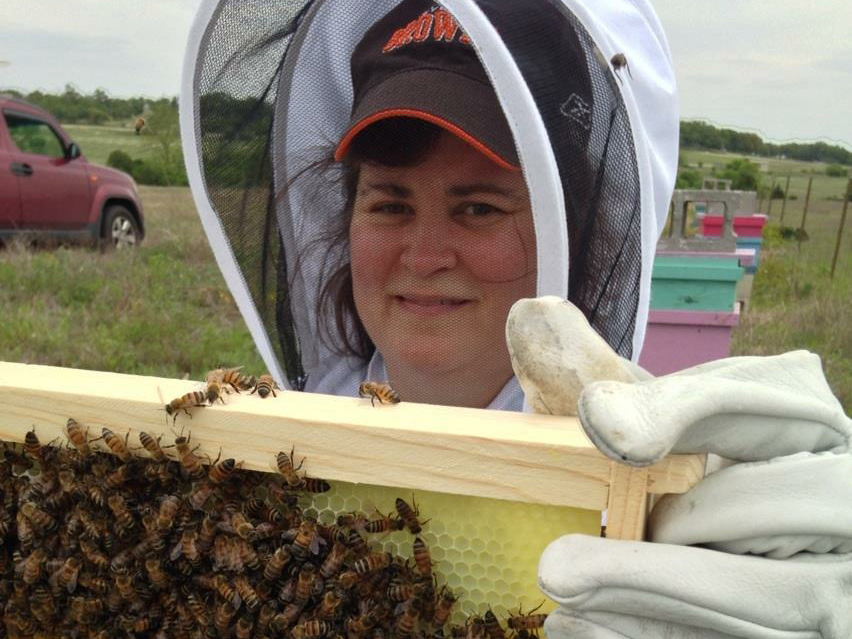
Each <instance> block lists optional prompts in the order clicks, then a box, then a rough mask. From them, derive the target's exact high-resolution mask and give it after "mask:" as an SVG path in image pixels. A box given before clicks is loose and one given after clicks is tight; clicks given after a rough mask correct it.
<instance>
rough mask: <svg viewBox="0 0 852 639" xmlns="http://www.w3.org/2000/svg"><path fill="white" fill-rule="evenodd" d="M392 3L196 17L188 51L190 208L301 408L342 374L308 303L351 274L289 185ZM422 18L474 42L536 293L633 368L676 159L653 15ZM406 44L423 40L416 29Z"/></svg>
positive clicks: (184, 117) (459, 12)
mask: <svg viewBox="0 0 852 639" xmlns="http://www.w3.org/2000/svg"><path fill="white" fill-rule="evenodd" d="M407 1H408V0H407ZM398 4H399V0H369V1H367V0H313V1H312V2H311V1H306V0H264V1H263V2H260V1H258V0H205V1H204V2H202V4H201V8H200V9H199V13H198V15H197V17H196V20H195V23H194V25H193V28H192V31H191V34H190V40H189V46H188V50H187V55H186V60H185V63H184V72H183V88H182V94H181V102H180V106H181V129H182V138H183V148H184V154H185V159H186V165H187V170H188V174H189V178H190V184H191V186H192V192H193V196H194V198H195V201H196V204H197V206H198V209H199V213H200V215H201V219H202V222H203V226H204V230H205V232H206V233H207V236H208V238H209V240H210V244H211V246H212V248H213V251H214V254H215V256H216V260H217V262H218V264H219V267H220V269H221V270H222V273H223V274H224V276H225V279H226V281H227V283H228V286H229V287H230V290H231V292H232V293H233V295H234V298H235V300H236V302H237V305H238V306H239V309H240V311H241V313H242V315H243V317H244V318H245V320H246V323H247V325H248V327H249V330H250V331H251V334H252V336H253V338H254V341H255V344H256V345H257V348H258V350H259V352H260V354H261V355H262V357H263V359H264V361H265V363H266V364H267V366H268V368H269V370H270V372H271V373H272V374H273V375H274V376H275V377H276V378H278V381H279V383H282V385H284V386H287V387H291V388H299V389H302V388H304V387H305V380H306V379H307V380H308V381H307V388H308V390H310V389H311V380H318V379H322V378H323V377H324V376H326V375H327V373H328V371H329V370H331V369H332V368H333V367H335V366H339V365H340V362H341V355H340V354H338V353H336V352H335V351H334V349H333V348H331V347H330V345H328V344H326V343H325V341H324V340H321V339H318V336H317V335H318V319H319V318H318V316H317V312H318V311H317V302H318V296H319V291H320V289H321V287H322V284H323V281H324V280H326V279H327V278H328V276H329V274H330V273H332V272H333V271H334V270H335V268H336V267H339V266H340V265H343V264H346V263H347V260H348V252H347V251H348V249H347V247H346V245H345V244H344V245H339V244H336V245H331V244H323V242H324V239H323V238H324V237H325V236H327V235H328V233H327V231H328V228H329V226H330V225H333V223H334V222H335V220H338V219H339V216H340V215H341V211H342V210H343V208H344V201H343V198H344V195H343V189H342V187H341V185H340V181H339V180H337V181H336V180H333V179H328V180H325V181H319V182H317V181H316V180H309V179H305V180H303V179H302V178H303V177H305V176H306V175H307V174H308V173H311V171H310V170H309V169H311V167H314V168H315V167H316V166H317V159H318V153H321V150H322V149H325V150H326V151H327V150H328V149H331V150H332V151H333V149H334V148H335V146H336V145H337V144H338V143H339V142H340V140H341V137H342V136H343V135H344V133H345V132H346V131H347V130H348V129H349V127H350V125H351V118H352V115H353V84H352V74H351V73H352V70H351V68H350V63H351V54H352V52H353V50H354V49H355V47H356V45H358V43H359V41H360V40H361V38H362V37H363V36H364V34H365V33H366V32H367V31H368V30H369V29H370V27H371V26H372V25H374V24H375V23H376V22H377V21H379V20H380V19H381V18H383V17H384V16H385V15H386V14H387V13H388V12H389V11H391V10H392V9H394V8H395V7H396V6H397V5H398ZM437 6H439V7H443V9H445V10H446V11H448V12H449V13H450V14H451V15H452V16H453V17H454V18H455V20H457V22H458V24H459V25H460V27H461V30H462V32H463V35H464V34H466V37H469V39H470V41H471V42H472V46H473V49H474V51H475V52H476V54H477V55H478V57H479V62H480V63H481V65H482V67H483V68H484V70H485V73H486V74H487V77H488V78H490V81H491V84H492V86H493V89H494V91H495V92H496V96H497V98H498V100H499V105H500V106H501V107H502V111H503V114H504V115H505V122H506V123H507V124H508V127H509V130H510V131H511V134H512V136H513V138H514V144H515V147H516V149H515V150H516V157H517V159H518V161H519V163H520V166H521V168H522V170H523V175H524V178H525V180H526V183H527V187H528V190H529V194H530V200H531V205H532V210H533V216H534V223H535V239H536V246H535V249H536V264H537V288H538V291H537V294H538V295H558V296H561V297H563V298H568V299H570V300H571V301H572V302H574V304H576V305H577V306H578V307H579V308H581V309H582V310H583V311H584V313H585V314H586V315H587V317H588V318H589V320H590V321H591V323H592V325H593V326H594V327H595V329H596V330H597V331H598V332H599V333H600V334H601V335H602V336H603V337H604V338H605V339H606V340H607V342H608V343H609V344H610V345H611V346H612V347H613V348H614V349H615V350H616V351H617V352H619V353H620V354H621V355H623V356H625V357H628V358H633V359H634V360H635V359H636V358H638V355H639V351H640V348H641V345H642V340H643V337H644V330H645V323H646V320H647V314H648V305H649V298H650V279H651V265H652V261H653V254H654V247H655V244H656V240H657V237H658V235H659V232H660V230H661V228H662V225H663V222H664V220H665V216H666V214H667V210H668V202H669V198H670V195H671V189H672V187H673V183H674V177H675V170H676V158H677V132H678V115H677V108H676V101H675V84H674V74H673V70H672V68H671V61H670V55H669V51H668V46H667V43H666V40H665V37H664V35H663V33H662V30H661V27H660V25H659V23H658V21H657V18H656V16H655V15H654V13H653V10H652V9H651V6H650V5H649V4H648V2H646V1H645V0H443V1H442V2H441V3H440V5H437ZM426 7H427V9H429V7H430V5H426ZM431 10H432V11H434V10H435V8H434V7H433V8H432V9H431ZM418 29H420V30H419V31H418ZM402 35H403V36H405V34H402ZM405 37H409V38H414V37H424V38H428V37H435V34H434V33H432V34H431V35H430V32H428V31H424V29H423V25H420V26H419V27H417V26H416V25H415V26H414V27H412V29H410V30H409V33H408V36H405ZM625 63H626V64H625ZM435 91H436V92H440V91H441V87H435ZM326 155H328V154H327V153H326ZM331 170H332V172H333V169H331ZM318 184H320V185H324V186H318ZM377 250H381V247H377ZM346 321H348V320H346ZM357 365H358V363H357V362H353V367H357Z"/></svg>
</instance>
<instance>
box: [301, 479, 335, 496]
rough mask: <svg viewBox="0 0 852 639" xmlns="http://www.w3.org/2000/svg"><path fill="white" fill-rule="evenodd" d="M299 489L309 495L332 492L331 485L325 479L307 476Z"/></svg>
mask: <svg viewBox="0 0 852 639" xmlns="http://www.w3.org/2000/svg"><path fill="white" fill-rule="evenodd" d="M299 488H300V489H301V490H304V491H305V492H307V493H327V492H328V491H329V490H331V484H329V483H328V482H327V481H326V480H324V479H317V478H316V477H308V476H305V477H303V478H302V483H301V484H300V485H299Z"/></svg>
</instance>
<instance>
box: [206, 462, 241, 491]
mask: <svg viewBox="0 0 852 639" xmlns="http://www.w3.org/2000/svg"><path fill="white" fill-rule="evenodd" d="M242 465H243V462H240V463H239V464H238V463H237V462H236V461H235V460H233V459H230V458H229V459H223V460H222V461H220V462H216V463H215V464H213V465H211V466H210V472H209V473H208V474H207V479H209V480H210V481H211V482H213V483H214V484H216V485H218V484H221V483H222V482H224V481H227V480H228V479H230V478H231V476H232V475H233V474H234V471H235V470H236V469H237V468H239V467H241V466H242Z"/></svg>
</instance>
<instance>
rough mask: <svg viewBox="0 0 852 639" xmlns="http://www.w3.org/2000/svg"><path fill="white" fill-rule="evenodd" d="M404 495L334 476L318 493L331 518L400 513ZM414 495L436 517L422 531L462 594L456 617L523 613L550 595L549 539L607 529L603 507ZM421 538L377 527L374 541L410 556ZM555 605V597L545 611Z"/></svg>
mask: <svg viewBox="0 0 852 639" xmlns="http://www.w3.org/2000/svg"><path fill="white" fill-rule="evenodd" d="M397 497H402V498H403V499H405V500H406V501H409V500H410V499H411V497H412V494H411V490H410V489H401V488H387V487H382V486H373V485H368V484H347V483H344V482H333V483H332V489H331V490H330V491H329V492H327V493H324V494H322V495H315V496H314V499H313V508H314V509H315V510H317V511H318V514H319V515H320V519H321V520H323V521H324V520H325V518H326V517H330V518H331V519H333V518H334V517H336V515H337V514H340V513H341V512H350V511H354V512H364V513H365V514H366V515H367V516H369V517H371V518H372V517H375V516H376V513H375V509H378V510H379V512H381V513H385V514H387V513H393V514H394V516H395V508H394V502H395V500H396V498H397ZM414 501H415V502H416V504H417V507H418V508H419V511H420V516H419V519H420V521H421V522H426V520H429V521H428V522H426V523H424V524H423V532H422V533H420V536H421V538H422V539H423V540H424V542H426V544H427V545H428V546H429V549H430V552H431V554H432V560H433V564H434V565H433V572H434V573H435V575H436V579H437V582H438V587H441V586H443V585H444V584H446V585H447V587H448V588H450V590H452V592H453V593H454V594H455V595H456V596H457V597H458V598H459V601H458V603H457V604H456V608H455V612H454V615H453V620H454V622H456V623H458V622H460V621H461V620H462V619H463V616H464V614H480V615H481V614H483V613H484V612H485V610H486V609H487V608H489V607H490V608H491V609H492V610H493V611H494V613H495V614H496V615H497V616H498V618H500V619H505V618H506V615H507V613H508V611H509V610H510V609H511V610H512V611H513V612H514V613H516V612H517V611H518V608H519V607H521V606H523V609H524V611H527V610H530V609H531V608H534V607H535V606H537V605H539V603H541V601H542V600H543V599H544V595H542V593H541V591H540V590H539V589H538V585H537V578H536V573H537V569H538V559H539V556H540V555H541V552H542V550H544V547H545V546H546V545H547V544H548V543H550V542H551V541H553V540H554V539H556V538H557V537H560V536H562V535H565V534H568V533H572V532H573V533H585V534H591V535H597V534H598V533H599V531H600V513H599V512H596V511H591V510H581V509H575V508H565V507H559V506H542V505H538V504H527V503H520V502H511V501H504V500H498V499H485V498H480V497H468V496H463V495H448V494H443V493H435V492H430V491H419V490H418V491H414ZM409 503H411V502H410V501H409ZM309 505H310V504H305V506H306V507H307V506H309ZM413 539H414V537H413V535H411V533H409V532H408V531H399V532H394V533H392V534H390V535H383V534H378V535H371V536H370V538H369V539H368V541H369V542H370V544H371V546H372V548H373V549H374V550H375V551H380V550H381V551H385V552H392V553H395V554H398V555H399V556H401V557H403V558H410V557H411V556H412V542H413ZM554 606H555V604H553V603H552V602H550V601H547V602H546V603H545V604H544V605H543V606H542V607H541V608H540V609H539V611H540V612H549V611H550V610H552V609H553V608H554Z"/></svg>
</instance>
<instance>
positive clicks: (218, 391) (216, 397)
mask: <svg viewBox="0 0 852 639" xmlns="http://www.w3.org/2000/svg"><path fill="white" fill-rule="evenodd" d="M226 392H230V390H229V389H228V387H227V386H223V385H222V384H220V383H219V382H210V383H208V384H207V387H206V388H205V389H204V396H205V397H206V398H207V404H208V405H209V406H212V405H213V404H215V403H216V402H217V401H219V402H222V403H223V404H224V403H225V397H224V394H225V393H226Z"/></svg>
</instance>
